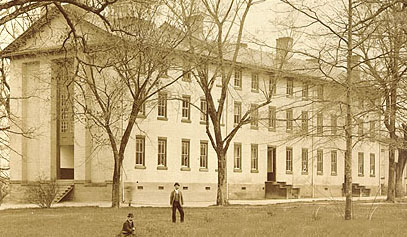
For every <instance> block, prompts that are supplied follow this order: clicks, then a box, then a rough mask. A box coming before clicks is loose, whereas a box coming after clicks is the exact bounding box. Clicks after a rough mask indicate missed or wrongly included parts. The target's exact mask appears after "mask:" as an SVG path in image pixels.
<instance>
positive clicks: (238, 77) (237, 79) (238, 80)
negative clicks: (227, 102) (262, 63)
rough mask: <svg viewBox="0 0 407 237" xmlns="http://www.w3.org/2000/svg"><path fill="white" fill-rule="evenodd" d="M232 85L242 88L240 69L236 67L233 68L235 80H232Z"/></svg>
mask: <svg viewBox="0 0 407 237" xmlns="http://www.w3.org/2000/svg"><path fill="white" fill-rule="evenodd" d="M234 83H235V84H234V85H235V87H237V88H242V70H241V69H238V68H236V69H235V80H234Z"/></svg>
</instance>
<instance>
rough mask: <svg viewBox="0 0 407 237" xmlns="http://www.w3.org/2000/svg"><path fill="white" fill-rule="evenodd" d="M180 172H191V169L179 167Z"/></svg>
mask: <svg viewBox="0 0 407 237" xmlns="http://www.w3.org/2000/svg"><path fill="white" fill-rule="evenodd" d="M180 170H181V171H191V168H189V167H181V169H180Z"/></svg>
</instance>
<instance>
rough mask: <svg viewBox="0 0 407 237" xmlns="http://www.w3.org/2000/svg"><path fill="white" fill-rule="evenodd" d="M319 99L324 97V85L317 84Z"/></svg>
mask: <svg viewBox="0 0 407 237" xmlns="http://www.w3.org/2000/svg"><path fill="white" fill-rule="evenodd" d="M317 99H318V100H323V99H324V86H323V85H318V86H317Z"/></svg>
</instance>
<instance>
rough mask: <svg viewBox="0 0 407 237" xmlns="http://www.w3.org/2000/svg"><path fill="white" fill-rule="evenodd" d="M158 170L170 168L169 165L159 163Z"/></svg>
mask: <svg viewBox="0 0 407 237" xmlns="http://www.w3.org/2000/svg"><path fill="white" fill-rule="evenodd" d="M157 170H168V167H167V166H163V165H159V166H157Z"/></svg>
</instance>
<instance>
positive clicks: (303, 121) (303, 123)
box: [301, 111, 308, 132]
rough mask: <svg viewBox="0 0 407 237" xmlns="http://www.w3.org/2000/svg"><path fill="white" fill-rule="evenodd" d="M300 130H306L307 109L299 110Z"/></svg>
mask: <svg viewBox="0 0 407 237" xmlns="http://www.w3.org/2000/svg"><path fill="white" fill-rule="evenodd" d="M301 130H302V131H303V132H308V111H302V112H301Z"/></svg>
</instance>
